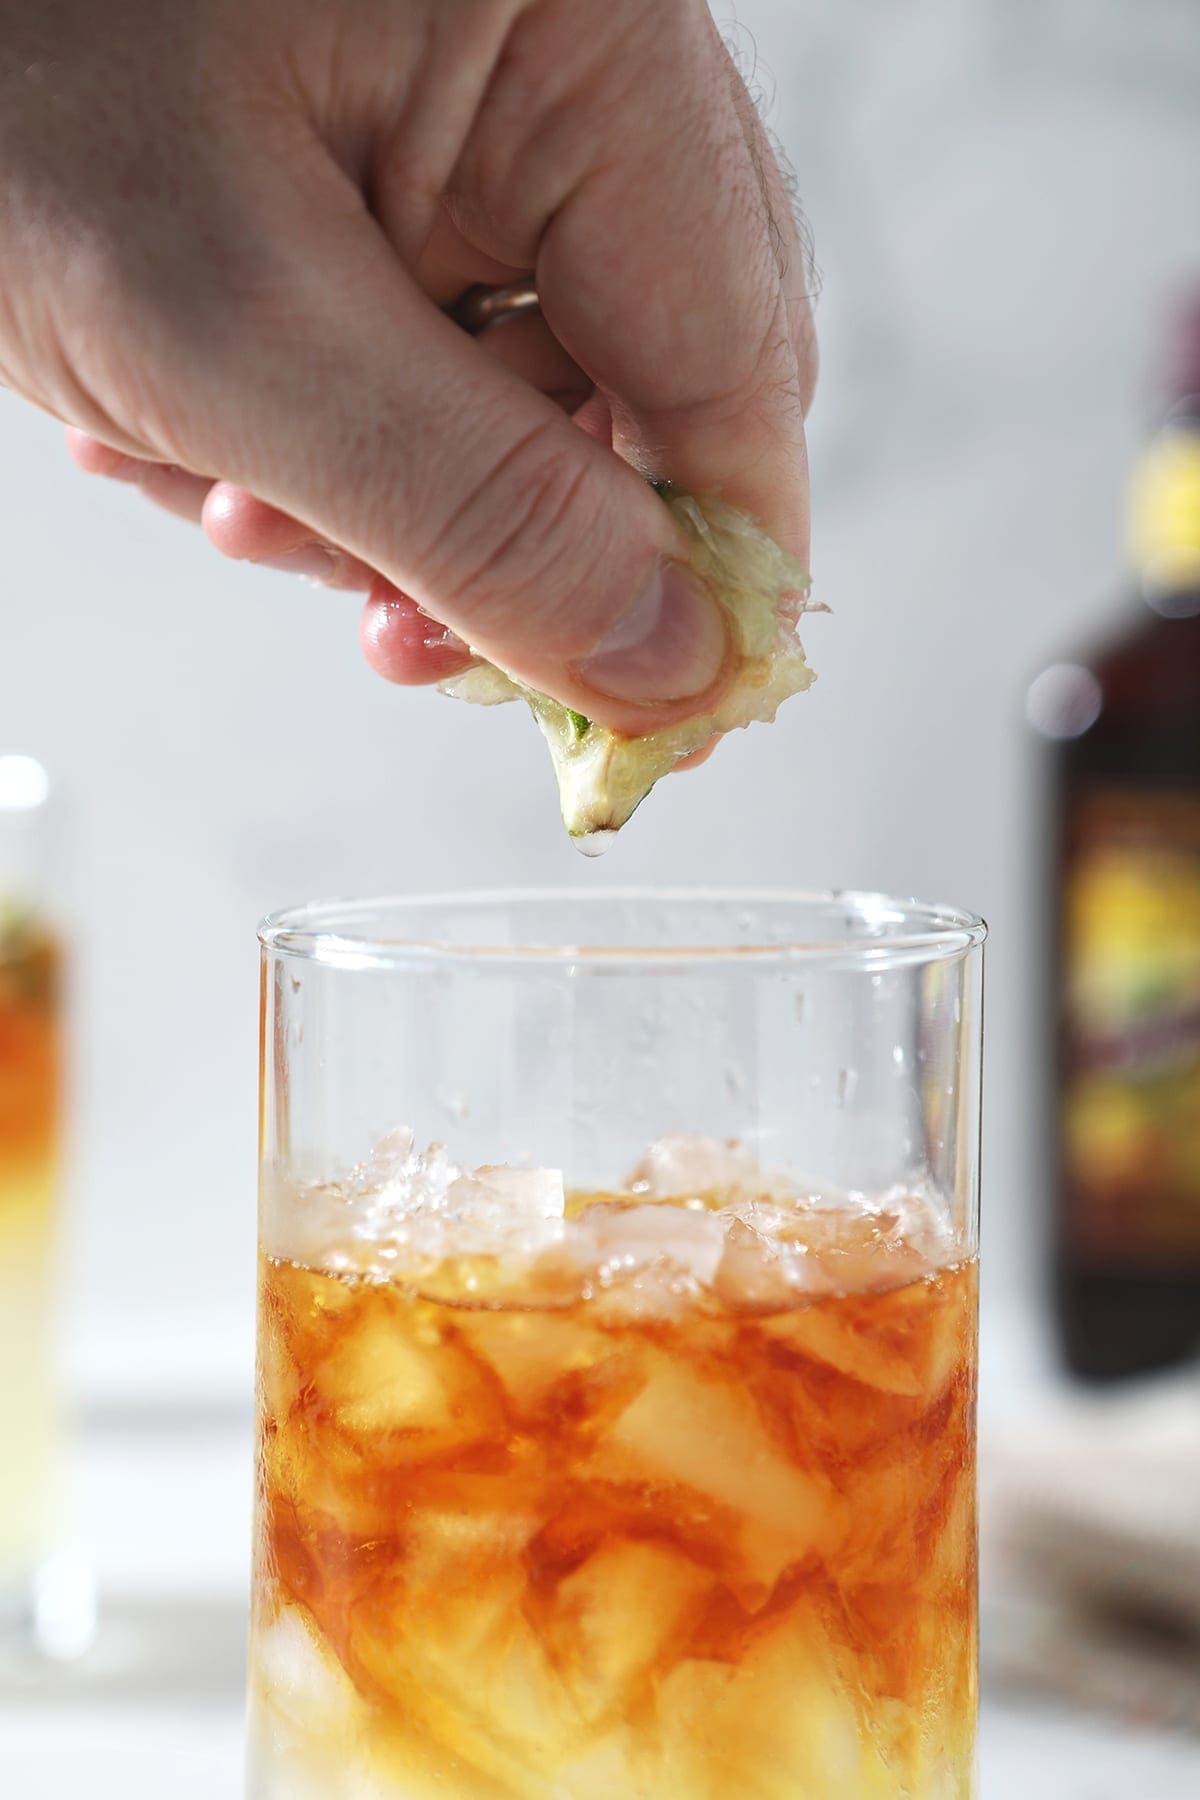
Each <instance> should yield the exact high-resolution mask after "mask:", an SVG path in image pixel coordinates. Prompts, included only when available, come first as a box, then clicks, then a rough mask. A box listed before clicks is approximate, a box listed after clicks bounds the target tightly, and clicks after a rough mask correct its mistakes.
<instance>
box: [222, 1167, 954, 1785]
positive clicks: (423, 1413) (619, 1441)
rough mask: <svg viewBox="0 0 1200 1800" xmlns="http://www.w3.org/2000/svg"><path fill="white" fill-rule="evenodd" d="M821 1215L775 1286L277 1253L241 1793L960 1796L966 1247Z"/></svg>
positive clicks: (266, 1273) (265, 1332)
mask: <svg viewBox="0 0 1200 1800" xmlns="http://www.w3.org/2000/svg"><path fill="white" fill-rule="evenodd" d="M576 1204H578V1202H577V1203H576ZM612 1204H617V1203H616V1202H613V1203H612ZM672 1210H673V1209H672ZM736 1229H737V1228H736V1227H735V1230H736ZM838 1230H839V1232H840V1234H841V1241H840V1243H839V1251H840V1253H841V1258H842V1264H843V1265H844V1267H845V1269H846V1270H847V1271H851V1270H852V1271H853V1272H854V1278H855V1283H856V1288H857V1290H858V1291H853V1292H836V1291H825V1292H823V1293H817V1294H814V1295H809V1296H807V1297H805V1298H804V1299H803V1300H800V1301H797V1302H796V1303H794V1304H790V1305H784V1306H780V1305H779V1303H778V1299H777V1298H775V1299H773V1300H772V1299H771V1298H770V1297H769V1295H768V1293H767V1289H766V1288H765V1287H763V1286H761V1285H760V1286H759V1287H758V1288H757V1289H756V1286H755V1282H754V1280H753V1279H751V1280H750V1282H749V1283H748V1284H747V1285H746V1287H745V1290H744V1292H743V1293H742V1294H741V1295H740V1297H739V1296H738V1295H736V1294H731V1293H729V1292H728V1290H726V1293H725V1297H722V1294H721V1293H720V1292H712V1291H708V1292H704V1293H685V1294H684V1295H683V1296H682V1297H678V1298H677V1299H676V1301H675V1303H674V1304H672V1305H670V1306H668V1307H665V1308H664V1307H661V1306H657V1305H650V1306H648V1307H646V1308H642V1307H640V1306H639V1305H638V1304H627V1305H624V1306H621V1305H618V1306H616V1307H615V1308H614V1307H613V1306H611V1305H610V1304H608V1302H607V1301H606V1298H605V1296H604V1295H603V1294H601V1293H600V1292H599V1291H598V1290H597V1291H596V1292H592V1293H590V1295H583V1294H577V1296H576V1297H575V1299H574V1300H573V1301H569V1302H568V1303H565V1304H563V1303H561V1297H560V1296H555V1294H554V1293H553V1291H552V1284H551V1287H550V1288H545V1287H543V1288H539V1285H538V1281H537V1279H536V1278H535V1275H534V1274H531V1277H530V1280H529V1283H528V1291H527V1293H526V1297H525V1303H524V1304H516V1303H514V1301H513V1298H512V1292H511V1286H510V1287H509V1288H507V1289H506V1290H505V1294H504V1297H502V1298H499V1299H498V1298H496V1296H495V1295H492V1297H491V1298H489V1287H488V1278H487V1270H486V1267H481V1264H480V1261H479V1259H476V1260H475V1261H474V1262H470V1263H468V1262H466V1261H465V1260H464V1261H463V1262H462V1263H461V1264H459V1265H448V1266H447V1267H445V1268H443V1269H441V1270H438V1271H435V1272H434V1276H433V1278H432V1279H430V1280H424V1279H423V1280H422V1281H420V1282H419V1283H416V1284H410V1283H408V1282H406V1281H404V1280H403V1279H400V1278H397V1279H396V1280H394V1281H381V1280H379V1279H369V1278H367V1277H365V1276H362V1275H338V1274H330V1273H323V1272H319V1271H317V1270H313V1269H309V1268H305V1267H301V1266H298V1265H297V1264H295V1263H293V1262H289V1261H286V1260H281V1259H277V1258H276V1259H272V1258H264V1259H263V1262H262V1268H261V1288H260V1328H261V1339H260V1342H261V1361H260V1419H259V1432H260V1436H259V1444H260V1459H259V1499H258V1526H257V1531H258V1547H257V1559H256V1590H255V1623H254V1639H253V1649H252V1663H253V1669H252V1736H253V1739H254V1746H255V1747H254V1749H253V1751H252V1774H251V1789H250V1792H251V1795H252V1800H283V1797H284V1796H286V1797H287V1800H318V1797H319V1800H335V1797H337V1800H368V1797H369V1800H426V1797H428V1800H434V1797H435V1796H436V1797H437V1800H499V1797H500V1796H506V1797H508V1800H532V1797H533V1796H544V1797H545V1800H551V1797H553V1800H634V1797H635V1796H641V1797H645V1800H735V1797H736V1800H901V1797H902V1796H904V1797H906V1800H967V1797H968V1796H970V1795H971V1794H972V1793H973V1792H974V1788H973V1737H974V1724H975V1709H976V1662H975V1637H976V1633H975V1622H976V1621H975V1608H976V1598H975V1550H976V1536H975V1490H974V1416H975V1367H976V1337H975V1321H976V1271H975V1267H974V1264H973V1263H970V1262H967V1263H963V1264H960V1265H956V1266H947V1267H941V1268H925V1269H923V1270H922V1269H921V1268H920V1267H919V1259H917V1258H915V1257H914V1256H911V1255H910V1256H902V1257H900V1259H899V1261H898V1262H897V1261H896V1260H895V1258H894V1257H893V1256H892V1255H890V1254H888V1253H884V1254H883V1255H878V1254H876V1253H875V1251H874V1249H873V1239H872V1234H871V1232H870V1230H869V1229H868V1227H867V1225H866V1224H865V1223H864V1222H862V1221H860V1220H856V1219H855V1218H853V1217H852V1216H848V1217H847V1219H846V1220H845V1221H844V1223H843V1224H842V1225H841V1226H839V1227H838ZM914 1269H915V1271H916V1272H915V1273H914ZM889 1273H890V1276H891V1280H890V1283H889ZM756 1294H757V1298H756Z"/></svg>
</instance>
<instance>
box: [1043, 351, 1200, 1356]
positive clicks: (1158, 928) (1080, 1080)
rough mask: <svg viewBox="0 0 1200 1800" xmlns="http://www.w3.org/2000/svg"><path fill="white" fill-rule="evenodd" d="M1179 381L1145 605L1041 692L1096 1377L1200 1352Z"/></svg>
mask: <svg viewBox="0 0 1200 1800" xmlns="http://www.w3.org/2000/svg"><path fill="white" fill-rule="evenodd" d="M1195 325H1196V327H1197V330H1196V338H1195V348H1196V354H1195V361H1196V364H1197V365H1198V367H1200V316H1197V318H1196V320H1195ZM1176 392H1177V396H1178V397H1177V398H1176V401H1175V404H1174V406H1173V407H1172V409H1171V411H1170V412H1169V414H1168V416H1167V418H1166V420H1165V421H1164V424H1163V426H1162V428H1161V429H1160V431H1159V433H1158V434H1157V435H1156V437H1155V438H1154V439H1153V441H1152V442H1151V443H1150V445H1149V446H1148V448H1147V450H1146V451H1145V453H1144V455H1143V457H1142V460H1141V463H1140V465H1139V468H1138V470H1137V474H1136V477H1135V482H1134V489H1133V549H1134V562H1135V569H1136V573H1137V576H1138V584H1139V587H1140V590H1141V597H1142V600H1143V602H1145V603H1147V604H1143V606H1142V607H1141V608H1140V610H1139V613H1138V615H1137V616H1135V617H1131V618H1130V620H1129V622H1128V624H1127V626H1126V628H1125V629H1124V630H1123V631H1122V632H1121V633H1120V635H1118V636H1116V637H1114V638H1113V639H1112V640H1110V641H1109V642H1107V643H1105V644H1103V645H1102V646H1101V647H1100V648H1099V649H1098V650H1097V651H1096V652H1095V653H1094V654H1092V655H1090V656H1087V657H1086V658H1084V659H1083V660H1081V661H1080V662H1076V663H1060V664H1057V665H1055V666H1054V667H1053V668H1051V669H1048V670H1046V671H1045V672H1044V673H1043V674H1042V675H1041V676H1040V677H1039V678H1038V680H1037V681H1036V682H1035V683H1034V684H1033V686H1032V688H1031V689H1030V693H1029V701H1028V708H1029V712H1030V716H1031V718H1032V721H1033V723H1034V724H1035V725H1036V726H1037V727H1038V728H1039V729H1040V730H1041V732H1042V733H1043V735H1044V736H1045V737H1046V738H1047V739H1048V740H1049V745H1048V757H1049V761H1050V776H1049V784H1048V793H1049V821H1048V824H1049V846H1048V848H1049V852H1050V867H1051V895H1050V903H1049V924H1050V929H1049V933H1048V936H1049V958H1048V964H1047V970H1046V973H1047V990H1048V991H1047V999H1046V1012H1047V1015H1048V1023H1049V1036H1050V1040H1051V1041H1050V1057H1051V1071H1050V1079H1049V1082H1048V1088H1049V1093H1050V1098H1051V1110H1052V1122H1051V1145H1050V1164H1051V1169H1052V1174H1053V1195H1054V1204H1053V1208H1052V1217H1053V1266H1054V1304H1055V1312H1056V1322H1057V1330H1058V1337H1059V1343H1060V1345H1061V1349H1062V1353H1063V1356H1064V1358H1065V1361H1066V1363H1067V1365H1068V1367H1069V1368H1070V1369H1071V1370H1072V1371H1073V1372H1074V1373H1075V1374H1077V1375H1079V1376H1081V1377H1084V1378H1088V1379H1094V1380H1104V1379H1110V1378H1115V1377H1120V1376H1125V1375H1134V1374H1139V1373H1142V1372H1146V1371H1149V1370H1152V1369H1157V1368H1163V1367H1166V1366H1168V1365H1169V1364H1172V1363H1176V1362H1182V1361H1185V1360H1187V1359H1188V1358H1190V1357H1191V1356H1192V1355H1194V1354H1196V1353H1197V1352H1200V380H1197V381H1196V382H1195V384H1194V388H1193V384H1192V381H1191V380H1190V379H1189V381H1188V382H1187V383H1186V384H1184V388H1183V391H1181V388H1180V387H1177V390H1176Z"/></svg>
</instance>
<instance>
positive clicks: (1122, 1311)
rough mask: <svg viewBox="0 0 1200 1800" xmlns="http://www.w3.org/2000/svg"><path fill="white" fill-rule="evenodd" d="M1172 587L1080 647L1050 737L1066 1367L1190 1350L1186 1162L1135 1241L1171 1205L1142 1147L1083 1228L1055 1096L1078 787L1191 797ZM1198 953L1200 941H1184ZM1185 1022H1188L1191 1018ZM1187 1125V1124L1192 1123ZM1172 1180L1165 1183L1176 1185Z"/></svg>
mask: <svg viewBox="0 0 1200 1800" xmlns="http://www.w3.org/2000/svg"><path fill="white" fill-rule="evenodd" d="M1193 598H1194V602H1195V604H1194V607H1191V608H1190V616H1189V606H1190V602H1189V597H1188V596H1186V595H1177V596H1173V601H1172V604H1173V608H1174V611H1175V612H1176V613H1177V614H1179V615H1180V616H1173V617H1161V616H1157V615H1155V614H1152V613H1150V612H1149V611H1147V613H1146V616H1145V618H1144V619H1143V620H1142V621H1141V622H1139V624H1138V625H1137V627H1136V628H1135V629H1133V630H1132V631H1130V632H1129V633H1128V634H1127V635H1126V636H1125V637H1123V638H1121V639H1120V640H1118V641H1117V642H1116V643H1114V644H1113V645H1112V646H1111V647H1110V648H1109V649H1108V650H1107V651H1105V652H1104V653H1103V654H1102V655H1100V656H1099V657H1098V658H1096V659H1094V660H1093V662H1092V664H1091V667H1092V669H1093V672H1094V673H1095V675H1096V678H1097V680H1098V682H1099V685H1100V689H1101V692H1102V695H1103V703H1102V707H1101V711H1100V714H1099V716H1098V718H1097V719H1096V720H1095V722H1094V724H1092V725H1091V726H1090V728H1089V729H1088V730H1087V731H1086V732H1084V733H1083V734H1082V736H1080V737H1077V738H1074V739H1071V740H1069V741H1067V742H1063V743H1059V744H1056V745H1055V746H1054V748H1053V752H1052V756H1053V768H1052V781H1051V795H1052V810H1051V841H1052V844H1053V845H1054V863H1053V884H1054V888H1053V894H1052V896H1051V902H1050V916H1051V918H1052V920H1053V921H1054V927H1053V930H1054V942H1053V955H1052V961H1051V966H1050V969H1049V981H1048V991H1049V992H1050V993H1051V994H1052V995H1054V996H1055V1000H1054V1001H1053V1003H1052V1006H1051V1026H1052V1031H1053V1050H1052V1056H1053V1068H1054V1071H1055V1080H1054V1081H1053V1083H1052V1084H1051V1091H1052V1093H1053V1095H1054V1096H1055V1110H1054V1115H1053V1121H1052V1132H1051V1162H1052V1166H1053V1168H1054V1169H1055V1171H1056V1185H1055V1205H1054V1209H1053V1219H1054V1268H1055V1280H1054V1288H1055V1312H1056V1317H1057V1323H1058V1329H1059V1338H1060V1343H1061V1345H1062V1351H1063V1355H1064V1358H1065V1360H1066V1362H1067V1364H1068V1365H1069V1367H1070V1368H1071V1369H1072V1370H1073V1371H1074V1372H1075V1373H1076V1374H1078V1375H1081V1376H1084V1377H1087V1378H1091V1379H1103V1378H1109V1377H1115V1376H1125V1375H1135V1374H1138V1373H1141V1372H1143V1371H1147V1370H1151V1369H1155V1368H1160V1367H1163V1366H1165V1365H1168V1364H1171V1363H1175V1362H1180V1361H1182V1360H1184V1359H1186V1358H1188V1357H1189V1356H1192V1355H1194V1354H1195V1353H1196V1352H1197V1350H1200V1205H1198V1204H1197V1196H1198V1195H1200V1174H1197V1175H1196V1176H1195V1177H1194V1178H1193V1180H1192V1182H1191V1184H1190V1185H1191V1198H1190V1200H1189V1201H1187V1202H1186V1203H1185V1202H1184V1201H1183V1200H1182V1199H1181V1200H1180V1201H1179V1202H1178V1203H1177V1208H1178V1210H1177V1226H1176V1228H1175V1229H1174V1230H1173V1231H1170V1232H1163V1231H1162V1230H1161V1229H1159V1231H1158V1233H1157V1238H1156V1241H1155V1242H1153V1243H1151V1242H1147V1241H1146V1237H1145V1223H1146V1221H1148V1220H1150V1219H1151V1218H1152V1217H1153V1218H1155V1219H1159V1218H1161V1215H1162V1213H1163V1211H1164V1209H1165V1208H1166V1207H1167V1206H1168V1205H1169V1204H1171V1202H1169V1200H1168V1199H1167V1197H1166V1194H1165V1191H1164V1192H1163V1193H1160V1192H1159V1186H1160V1183H1161V1182H1162V1181H1163V1180H1165V1179H1166V1177H1165V1174H1160V1173H1159V1171H1158V1170H1157V1168H1156V1162H1157V1160H1158V1159H1157V1158H1156V1157H1155V1156H1154V1155H1152V1154H1149V1153H1147V1154H1146V1155H1144V1156H1143V1158H1142V1165H1141V1171H1140V1174H1139V1175H1138V1177H1137V1179H1136V1181H1135V1182H1134V1184H1133V1187H1132V1188H1131V1189H1130V1192H1129V1193H1128V1195H1127V1198H1126V1202H1125V1218H1126V1223H1125V1226H1124V1228H1123V1229H1122V1231H1121V1232H1120V1233H1117V1232H1115V1231H1113V1230H1112V1229H1111V1228H1106V1229H1104V1230H1101V1229H1098V1228H1097V1223H1096V1221H1095V1219H1094V1218H1090V1217H1089V1200H1088V1197H1087V1196H1086V1195H1084V1194H1082V1193H1080V1192H1078V1191H1076V1190H1075V1189H1074V1188H1073V1184H1072V1180H1071V1177H1070V1174H1069V1171H1068V1168H1067V1161H1066V1157H1065V1154H1064V1141H1063V1132H1064V1129H1065V1124H1064V1111H1063V1106H1062V1098H1063V1094H1064V1091H1065V1089H1066V1086H1067V1084H1068V1083H1069V1082H1070V1080H1071V1078H1072V1074H1073V1068H1074V1065H1075V1063H1076V1060H1077V1052H1076V1047H1075V1045H1074V1043H1073V1041H1072V1034H1071V1030H1070V1026H1069V1021H1068V1019H1067V1016H1066V1012H1065V1008H1064V1004H1063V980H1062V976H1063V970H1064V965H1065V959H1066V946H1065V945H1064V942H1063V937H1062V932H1063V901H1062V892H1063V883H1064V880H1065V878H1066V877H1067V875H1068V872H1069V867H1070V863H1071V857H1072V839H1073V835H1074V833H1075V822H1076V820H1078V819H1079V817H1080V816H1081V814H1082V811H1083V809H1084V808H1085V807H1086V806H1087V805H1088V803H1089V799H1090V797H1092V796H1094V795H1096V794H1097V793H1107V792H1113V791H1118V792H1120V793H1122V794H1124V795H1127V796H1130V797H1131V798H1132V800H1133V803H1134V804H1135V805H1137V804H1141V805H1142V806H1144V807H1145V809H1146V811H1147V813H1149V811H1150V810H1151V809H1153V808H1155V807H1156V806H1157V805H1158V803H1159V802H1160V801H1161V800H1163V799H1165V800H1166V801H1167V803H1168V804H1170V803H1171V802H1173V801H1177V800H1183V801H1189V800H1190V802H1192V803H1193V804H1194V805H1195V806H1197V807H1200V595H1196V596H1194V597H1193ZM1198 954H1200V947H1198ZM1193 1028H1194V1029H1195V1028H1200V1022H1196V1021H1193ZM1191 1129H1192V1130H1193V1131H1194V1130H1195V1126H1194V1124H1193V1126H1192V1128H1191ZM1176 1185H1178V1183H1176Z"/></svg>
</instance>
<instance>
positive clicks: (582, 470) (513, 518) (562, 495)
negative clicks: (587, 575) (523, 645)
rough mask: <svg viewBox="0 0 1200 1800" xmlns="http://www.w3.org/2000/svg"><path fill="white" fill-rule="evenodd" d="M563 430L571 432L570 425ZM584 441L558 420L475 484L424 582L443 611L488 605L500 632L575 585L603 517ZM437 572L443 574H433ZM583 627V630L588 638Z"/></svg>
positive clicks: (529, 434)
mask: <svg viewBox="0 0 1200 1800" xmlns="http://www.w3.org/2000/svg"><path fill="white" fill-rule="evenodd" d="M567 429H571V428H570V427H568V428H567ZM585 451H586V445H585V441H584V440H582V439H581V442H580V444H579V445H578V446H576V445H574V444H572V443H571V442H570V440H569V439H568V438H567V437H566V435H565V431H564V428H563V426H562V425H561V424H560V422H559V421H558V419H557V418H556V419H552V420H547V421H544V422H540V423H538V424H537V425H535V426H533V427H531V428H530V429H529V430H527V431H526V432H524V433H523V434H522V435H521V436H520V437H518V438H517V439H515V440H514V441H513V442H512V443H511V444H510V445H509V446H508V447H507V448H506V449H505V450H504V451H503V452H502V453H501V454H500V455H498V456H497V457H496V458H495V459H493V460H492V461H491V462H490V463H489V465H488V467H487V468H486V470H485V472H484V473H483V475H482V476H481V477H480V478H478V479H476V480H475V481H473V482H472V483H471V485H470V487H469V488H468V489H467V491H466V492H465V493H464V494H462V495H461V496H460V497H459V499H458V501H457V503H456V505H455V506H454V508H453V510H452V511H451V513H450V514H449V516H448V517H447V518H446V519H445V520H444V522H443V524H442V528H441V531H440V533H439V541H440V543H442V544H445V545H447V546H452V548H453V563H452V564H451V563H450V561H449V556H448V554H447V555H446V556H444V557H443V556H440V555H439V554H438V553H437V552H436V551H435V552H434V555H433V558H432V560H431V566H430V568H429V571H428V579H429V581H430V584H431V586H433V587H435V588H436V591H437V593H438V596H439V599H441V600H443V602H444V604H445V605H446V606H447V607H454V608H456V609H461V610H462V611H463V612H464V613H468V614H469V613H471V612H474V611H475V610H477V609H478V607H479V606H480V604H481V603H482V602H483V601H484V599H485V598H486V602H487V617H488V627H489V630H490V631H492V632H501V633H502V632H503V631H504V630H506V629H508V628H509V627H510V626H512V625H514V624H515V623H517V622H518V620H519V621H520V623H521V626H522V629H523V630H526V631H527V630H528V629H529V624H530V619H531V614H533V615H535V616H536V615H537V613H538V612H543V615H544V612H545V609H547V608H549V607H551V606H552V605H553V604H554V602H555V600H556V599H557V600H558V601H560V602H561V599H562V597H563V596H564V595H565V594H566V593H567V592H568V591H570V590H571V589H572V588H574V587H576V586H577V585H578V583H579V581H580V579H581V577H582V576H583V574H584V572H585V570H586V566H587V564H588V562H589V561H590V560H591V559H590V555H589V548H590V545H591V543H592V541H593V536H594V532H595V527H596V521H597V518H598V516H599V515H600V511H601V501H600V497H599V495H598V493H597V491H596V487H597V483H596V478H595V476H594V474H593V470H592V466H591V462H590V458H589V457H588V456H587V455H586V453H585ZM439 564H440V565H441V566H439ZM587 629H588V627H587V621H586V620H584V621H582V622H581V625H580V638H581V643H582V641H585V640H586V635H587Z"/></svg>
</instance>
